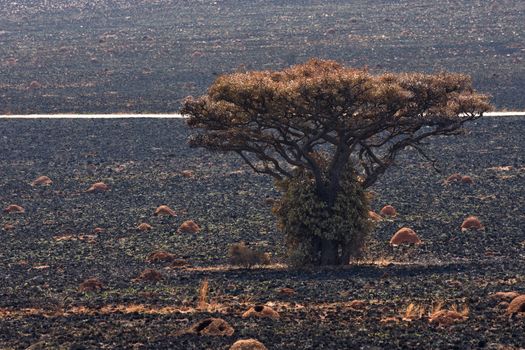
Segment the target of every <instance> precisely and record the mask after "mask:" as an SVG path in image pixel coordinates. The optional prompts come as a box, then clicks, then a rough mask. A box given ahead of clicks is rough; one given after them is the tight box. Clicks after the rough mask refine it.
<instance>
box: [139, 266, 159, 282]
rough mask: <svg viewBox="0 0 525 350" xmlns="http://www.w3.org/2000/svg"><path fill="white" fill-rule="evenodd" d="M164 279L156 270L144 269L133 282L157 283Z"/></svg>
mask: <svg viewBox="0 0 525 350" xmlns="http://www.w3.org/2000/svg"><path fill="white" fill-rule="evenodd" d="M163 278H164V277H163V276H162V274H161V273H160V272H158V271H157V270H153V269H145V270H144V271H142V272H141V273H140V275H139V277H137V278H136V279H135V280H134V281H136V282H140V281H145V282H155V283H156V282H159V281H161V280H162V279H163Z"/></svg>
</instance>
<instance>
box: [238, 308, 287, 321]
mask: <svg viewBox="0 0 525 350" xmlns="http://www.w3.org/2000/svg"><path fill="white" fill-rule="evenodd" d="M248 317H261V318H273V319H278V318H279V313H278V312H277V311H275V310H274V309H272V308H271V307H269V306H266V305H257V306H254V307H251V308H249V309H248V311H246V312H245V313H243V314H242V318H248Z"/></svg>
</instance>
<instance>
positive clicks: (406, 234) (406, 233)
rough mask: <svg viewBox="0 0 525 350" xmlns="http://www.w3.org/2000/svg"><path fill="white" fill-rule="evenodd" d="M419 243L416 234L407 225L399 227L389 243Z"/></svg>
mask: <svg viewBox="0 0 525 350" xmlns="http://www.w3.org/2000/svg"><path fill="white" fill-rule="evenodd" d="M405 243H407V244H420V243H421V239H419V237H418V236H417V234H416V233H415V232H414V230H412V229H411V228H408V227H403V228H401V229H399V230H398V231H397V232H396V233H395V234H394V235H393V236H392V238H391V239H390V244H391V245H400V244H405Z"/></svg>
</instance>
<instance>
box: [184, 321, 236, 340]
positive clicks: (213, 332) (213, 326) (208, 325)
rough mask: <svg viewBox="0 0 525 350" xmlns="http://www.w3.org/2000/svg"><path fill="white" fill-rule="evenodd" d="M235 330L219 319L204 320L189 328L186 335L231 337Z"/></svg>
mask: <svg viewBox="0 0 525 350" xmlns="http://www.w3.org/2000/svg"><path fill="white" fill-rule="evenodd" d="M234 332H235V330H234V329H233V327H232V326H230V324H229V323H228V322H226V321H224V320H223V319H221V318H206V319H204V320H201V321H199V322H197V323H196V324H194V325H193V326H191V327H190V328H189V329H188V330H187V333H191V334H198V335H209V336H228V337H229V336H231V335H233V333H234Z"/></svg>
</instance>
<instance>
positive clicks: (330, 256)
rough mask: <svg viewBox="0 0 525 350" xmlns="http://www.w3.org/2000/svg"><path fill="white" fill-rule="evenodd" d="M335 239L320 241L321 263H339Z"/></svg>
mask: <svg viewBox="0 0 525 350" xmlns="http://www.w3.org/2000/svg"><path fill="white" fill-rule="evenodd" d="M337 248H338V246H337V242H336V241H332V240H329V239H323V240H322V242H321V265H338V264H339V263H340V259H339V254H338V249H337Z"/></svg>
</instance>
